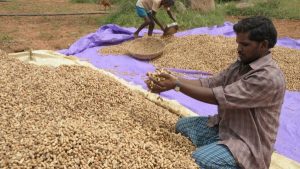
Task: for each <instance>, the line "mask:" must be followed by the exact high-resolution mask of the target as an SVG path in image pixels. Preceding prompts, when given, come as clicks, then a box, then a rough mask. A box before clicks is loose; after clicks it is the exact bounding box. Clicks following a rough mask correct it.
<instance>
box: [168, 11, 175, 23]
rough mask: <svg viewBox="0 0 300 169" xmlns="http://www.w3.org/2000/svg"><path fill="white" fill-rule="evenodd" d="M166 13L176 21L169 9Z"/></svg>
mask: <svg viewBox="0 0 300 169" xmlns="http://www.w3.org/2000/svg"><path fill="white" fill-rule="evenodd" d="M167 13H168V15H169V17H170V18H171V19H172V20H173V21H174V22H176V19H175V18H174V17H173V15H172V13H171V11H167Z"/></svg>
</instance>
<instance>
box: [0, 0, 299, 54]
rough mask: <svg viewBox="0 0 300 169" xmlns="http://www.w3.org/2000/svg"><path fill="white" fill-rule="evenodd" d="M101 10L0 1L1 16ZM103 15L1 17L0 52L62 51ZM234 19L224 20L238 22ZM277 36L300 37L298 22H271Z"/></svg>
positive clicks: (55, 1)
mask: <svg viewBox="0 0 300 169" xmlns="http://www.w3.org/2000/svg"><path fill="white" fill-rule="evenodd" d="M99 10H103V7H100V6H99V5H97V4H74V3H70V2H69V0H39V1H37V0H15V1H10V2H0V14H15V13H71V12H93V11H99ZM101 17H103V15H80V16H33V17H1V16H0V49H2V50H5V51H6V52H18V51H23V50H27V49H29V48H31V49H35V50H36V49H50V50H59V49H65V48H67V47H68V46H69V45H70V44H72V43H73V42H75V41H76V40H77V39H79V38H80V37H82V36H84V35H87V34H89V33H92V32H95V31H96V30H97V29H98V28H99V27H100V26H101V25H99V20H101ZM238 19H239V18H237V17H227V20H229V21H237V20H238ZM274 23H275V25H276V27H277V29H278V32H279V37H286V36H288V37H292V38H297V39H299V38H300V20H274Z"/></svg>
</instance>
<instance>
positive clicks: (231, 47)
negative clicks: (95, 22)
mask: <svg viewBox="0 0 300 169" xmlns="http://www.w3.org/2000/svg"><path fill="white" fill-rule="evenodd" d="M157 38H160V37H157ZM163 40H164V41H165V43H166V44H167V45H166V47H165V50H164V53H163V55H162V56H161V57H159V58H157V59H155V60H152V61H151V63H153V64H154V65H155V66H156V67H164V68H180V69H192V70H201V71H206V72H209V73H212V74H216V73H218V72H220V71H222V70H224V69H226V68H227V67H228V66H229V65H230V64H231V63H233V62H234V61H235V60H236V59H237V45H236V42H235V38H227V37H223V36H209V35H191V36H184V37H168V38H164V39H163ZM122 45H126V44H120V46H122ZM118 48H119V45H115V46H113V48H111V47H107V48H103V50H102V51H100V53H101V54H103V53H102V52H104V54H119V53H118V51H117V50H116V49H118ZM271 51H272V53H273V58H274V59H275V60H276V61H277V63H278V65H279V66H280V68H281V69H282V71H283V72H284V74H285V76H286V80H287V89H289V90H295V91H299V90H300V76H299V74H300V69H299V67H300V50H296V49H290V48H285V47H275V48H274V49H272V50H271ZM123 54H125V53H123Z"/></svg>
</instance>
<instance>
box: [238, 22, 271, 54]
mask: <svg viewBox="0 0 300 169" xmlns="http://www.w3.org/2000/svg"><path fill="white" fill-rule="evenodd" d="M233 30H234V32H235V33H247V32H249V39H250V40H253V41H256V42H262V41H264V40H267V41H268V42H269V46H268V47H269V48H273V47H274V46H275V44H276V42H277V31H276V29H275V26H274V25H273V23H272V21H271V20H270V19H268V18H266V17H263V16H256V17H250V18H245V19H242V20H240V21H239V22H238V23H237V24H235V25H234V26H233Z"/></svg>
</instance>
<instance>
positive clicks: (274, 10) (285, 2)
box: [223, 0, 300, 19]
mask: <svg viewBox="0 0 300 169" xmlns="http://www.w3.org/2000/svg"><path fill="white" fill-rule="evenodd" d="M248 3H251V4H252V6H249V7H247V8H242V9H239V8H237V7H236V3H233V2H230V3H227V4H223V5H224V6H226V8H225V9H226V14H228V15H235V16H256V15H262V16H267V17H273V18H280V19H300V10H299V9H300V0H264V1H262V0H252V1H251V0H249V2H248Z"/></svg>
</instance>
